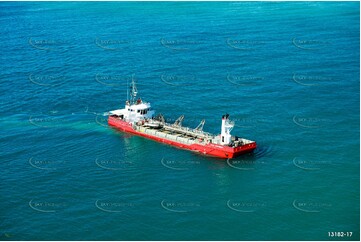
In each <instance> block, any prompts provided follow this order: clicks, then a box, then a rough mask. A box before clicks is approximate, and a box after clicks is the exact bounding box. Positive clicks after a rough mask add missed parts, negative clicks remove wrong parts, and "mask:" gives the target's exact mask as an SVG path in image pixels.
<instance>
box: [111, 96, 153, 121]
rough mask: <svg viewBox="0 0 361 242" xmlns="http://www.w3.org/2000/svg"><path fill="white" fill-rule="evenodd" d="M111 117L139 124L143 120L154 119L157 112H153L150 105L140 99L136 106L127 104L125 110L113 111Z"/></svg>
mask: <svg viewBox="0 0 361 242" xmlns="http://www.w3.org/2000/svg"><path fill="white" fill-rule="evenodd" d="M109 113H110V115H115V116H118V117H120V118H121V119H124V120H125V121H127V122H132V123H135V122H138V121H139V120H142V119H149V118H153V116H154V114H155V111H154V110H152V107H151V105H150V103H147V102H143V101H142V100H140V99H138V101H137V102H135V103H134V104H130V103H129V102H126V104H125V107H124V109H118V110H113V111H110V112H109Z"/></svg>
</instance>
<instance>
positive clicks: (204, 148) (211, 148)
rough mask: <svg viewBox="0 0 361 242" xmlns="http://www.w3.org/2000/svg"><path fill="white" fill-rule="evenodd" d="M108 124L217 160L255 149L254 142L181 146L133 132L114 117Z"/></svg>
mask: <svg viewBox="0 0 361 242" xmlns="http://www.w3.org/2000/svg"><path fill="white" fill-rule="evenodd" d="M108 124H109V125H110V126H113V127H115V128H117V129H119V130H121V131H124V132H127V133H132V134H135V135H139V136H143V137H145V138H148V139H152V140H155V141H158V142H160V143H164V144H168V145H172V146H175V147H178V148H181V149H187V150H191V151H194V152H199V153H201V154H204V155H210V156H214V157H219V158H225V159H227V158H234V157H237V156H239V155H241V154H245V153H249V152H252V151H253V150H254V149H256V148H257V144H256V142H254V143H250V144H246V145H242V146H239V147H235V148H234V147H229V146H222V145H216V144H207V145H202V144H191V145H187V144H183V143H179V142H175V141H172V140H168V139H164V138H161V137H157V136H153V135H149V134H145V133H143V132H138V131H136V130H134V129H133V128H132V125H131V124H130V123H127V122H125V121H123V120H120V119H117V118H114V117H111V116H110V117H109V119H108Z"/></svg>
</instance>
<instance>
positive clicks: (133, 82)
mask: <svg viewBox="0 0 361 242" xmlns="http://www.w3.org/2000/svg"><path fill="white" fill-rule="evenodd" d="M130 88H131V93H130V97H131V100H130V104H131V105H133V104H134V103H135V98H136V97H137V93H138V90H137V87H136V85H135V81H134V76H132V83H131V86H130Z"/></svg>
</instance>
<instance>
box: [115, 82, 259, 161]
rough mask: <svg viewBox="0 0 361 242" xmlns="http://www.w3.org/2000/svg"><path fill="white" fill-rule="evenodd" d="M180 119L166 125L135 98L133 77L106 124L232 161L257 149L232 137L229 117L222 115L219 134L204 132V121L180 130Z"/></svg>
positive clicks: (136, 93)
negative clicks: (123, 97) (125, 94)
mask: <svg viewBox="0 0 361 242" xmlns="http://www.w3.org/2000/svg"><path fill="white" fill-rule="evenodd" d="M129 95H130V97H129ZM183 119H184V115H181V116H180V117H179V118H178V119H177V120H175V122H174V123H168V122H166V119H165V118H164V116H163V115H162V114H158V115H155V110H153V109H152V107H151V105H150V103H149V102H146V101H143V100H142V99H141V98H140V97H138V89H137V87H136V83H135V80H134V78H132V82H131V85H130V87H129V89H128V90H127V100H126V102H125V107H124V108H123V109H117V110H113V111H109V112H108V125H109V126H111V127H114V128H116V129H117V130H120V131H123V132H126V133H131V134H134V135H138V136H142V137H145V138H148V139H151V140H155V141H158V142H160V143H164V144H168V145H171V146H174V147H178V148H181V149H186V150H190V151H193V152H197V153H199V154H202V155H207V156H212V157H218V158H224V159H231V158H235V157H237V156H239V155H241V154H245V153H250V152H253V151H254V150H255V149H256V148H257V144H256V142H255V141H252V140H248V139H245V138H240V137H238V136H233V135H231V131H232V129H233V127H234V122H232V121H231V120H230V119H229V114H224V115H222V121H221V133H220V134H218V135H214V134H211V133H208V132H205V131H203V127H204V124H205V120H204V119H203V120H202V121H201V122H200V123H199V125H198V126H197V127H196V128H189V127H183V126H182V121H183Z"/></svg>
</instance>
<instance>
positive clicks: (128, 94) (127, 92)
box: [127, 75, 133, 101]
mask: <svg viewBox="0 0 361 242" xmlns="http://www.w3.org/2000/svg"><path fill="white" fill-rule="evenodd" d="M132 79H133V75H132ZM127 101H129V82H128V78H127Z"/></svg>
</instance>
